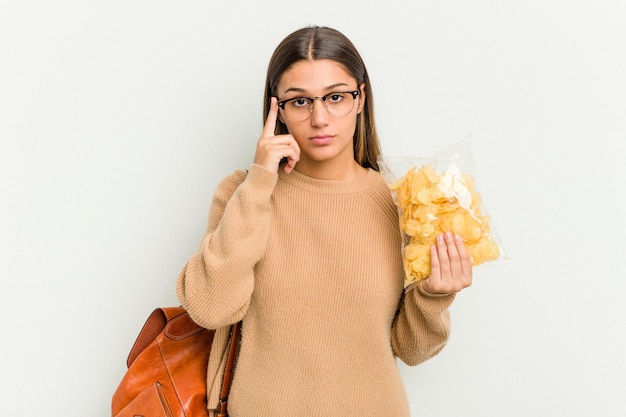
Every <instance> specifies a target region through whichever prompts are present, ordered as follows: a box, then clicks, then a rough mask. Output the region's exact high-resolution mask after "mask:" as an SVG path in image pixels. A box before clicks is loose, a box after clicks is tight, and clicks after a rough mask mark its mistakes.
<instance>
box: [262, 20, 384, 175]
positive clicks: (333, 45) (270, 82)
mask: <svg viewBox="0 0 626 417" xmlns="http://www.w3.org/2000/svg"><path fill="white" fill-rule="evenodd" d="M317 59H330V60H332V61H335V62H337V63H338V64H340V65H342V66H343V67H344V68H345V69H346V71H348V73H349V74H351V75H352V76H353V77H354V78H355V79H356V81H357V85H361V84H364V85H365V91H366V99H365V106H364V107H363V111H361V113H360V114H359V115H358V116H357V123H356V129H355V131H354V139H353V142H354V159H355V160H356V161H357V162H358V163H359V164H360V165H361V166H363V167H365V168H370V167H371V168H374V169H375V170H378V162H377V161H378V156H379V155H380V152H381V151H380V143H379V141H378V134H377V133H376V124H375V122H374V97H373V94H372V87H371V85H370V80H369V76H368V75H367V69H366V68H365V63H364V62H363V59H362V58H361V55H360V54H359V52H358V51H357V49H356V48H355V46H354V45H353V44H352V42H351V41H350V40H349V39H348V38H347V37H346V36H345V35H344V34H343V33H341V32H339V31H338V30H336V29H332V28H329V27H320V26H311V27H305V28H302V29H298V30H296V31H295V32H293V33H291V34H290V35H288V36H287V37H286V38H285V39H283V40H282V42H281V43H280V44H279V45H278V47H276V50H275V51H274V53H273V55H272V58H271V59H270V63H269V65H268V68H267V77H266V80H265V97H264V105H263V121H265V119H267V115H268V113H269V110H270V98H271V97H276V88H277V86H278V83H279V82H280V79H281V77H282V75H283V74H284V73H285V71H287V70H288V69H289V68H290V67H291V66H292V65H293V64H295V63H296V62H299V61H303V60H317ZM286 133H288V130H287V126H285V124H284V123H282V122H281V121H280V120H278V121H277V122H276V134H277V135H278V134H286Z"/></svg>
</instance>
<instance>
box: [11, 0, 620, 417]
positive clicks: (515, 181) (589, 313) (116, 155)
mask: <svg viewBox="0 0 626 417" xmlns="http://www.w3.org/2000/svg"><path fill="white" fill-rule="evenodd" d="M309 24H321V25H329V26H333V27H336V28H338V29H340V30H342V31H343V32H344V33H345V34H346V35H348V36H349V37H350V38H351V39H352V40H353V41H354V43H355V44H356V46H357V47H358V48H359V50H360V51H361V53H362V55H363V57H364V59H365V61H366V63H367V65H368V68H369V71H370V76H371V78H372V84H373V91H374V95H375V99H376V107H377V123H378V125H379V129H380V134H381V136H382V142H383V147H384V151H385V152H386V153H388V154H406V155H417V156H430V155H431V154H432V153H433V152H434V151H436V150H438V149H441V148H443V147H446V146H448V145H450V144H452V143H455V142H457V141H458V140H460V139H462V138H463V137H464V136H465V135H466V134H467V133H469V132H473V133H474V145H473V153H474V158H475V161H476V179H477V185H478V188H479V191H481V193H482V194H483V197H484V200H485V202H486V207H487V209H488V212H489V214H491V217H492V221H493V224H494V226H495V227H496V229H497V231H498V233H499V235H500V237H501V241H502V244H503V247H504V249H505V251H506V253H507V254H508V256H509V257H510V259H511V262H510V263H508V264H498V265H491V266H481V267H478V268H477V269H476V270H475V283H474V285H473V286H472V287H471V288H470V289H468V290H467V291H464V292H463V293H462V294H461V295H460V296H459V297H458V299H457V301H456V302H455V304H454V305H453V308H452V314H453V334H452V337H451V340H450V343H449V345H448V347H447V348H446V349H445V350H444V351H443V352H442V353H441V354H440V355H439V356H437V357H436V358H434V359H432V360H431V361H429V362H427V363H425V364H423V365H421V366H418V367H415V368H409V367H406V366H404V365H402V374H403V376H404V378H405V381H406V386H407V391H408V392H409V396H410V399H411V407H412V411H413V415H414V416H430V417H435V416H449V417H459V416H476V417H479V416H480V417H483V416H487V417H491V416H493V417H502V416H520V417H521V416H524V417H526V416H553V415H560V416H604V417H608V416H624V415H626V402H625V401H626V400H624V392H625V391H626V360H625V359H624V356H625V353H624V351H625V349H626V341H625V334H624V333H625V332H624V323H623V322H624V319H625V318H626V303H625V302H624V295H625V294H626V274H625V272H624V268H623V265H624V259H625V255H626V254H625V249H626V245H625V243H624V235H625V234H626V233H625V232H626V227H625V224H626V220H625V213H626V202H625V200H626V199H625V198H624V195H623V193H624V186H625V185H626V184H625V181H624V175H625V174H626V169H625V168H624V160H625V158H626V154H625V150H626V146H625V143H626V126H625V115H626V105H625V99H626V81H625V80H626V78H625V75H626V46H625V41H624V40H625V39H626V3H625V2H624V1H622V0H614V1H610V0H593V1H592V0H586V1H583V0H567V1H566V0H525V1H519V0H518V1H513V0H483V1H480V0H468V1H462V0H439V1H429V2H425V1H385V2H382V1H380V0H376V1H368V0H350V1H336V0H334V1H326V0H319V1H315V2H294V1H270V0H265V1H258V2H257V1H249V2H244V1H229V2H227V1H222V2H216V1H207V0H205V1H200V0H194V1H192V0H189V1H179V2H173V1H164V0H150V1H147V0H141V1H117V0H109V1H89V0H76V1H71V0H58V1H45V0H38V1H27V0H22V1H18V0H15V1H7V0H3V1H0V139H1V148H0V192H1V194H0V198H1V204H0V279H1V282H2V289H1V292H0V296H1V297H2V301H1V302H0V308H1V309H2V310H1V314H2V315H1V318H2V344H1V346H2V347H1V348H0V349H2V351H1V355H0V366H1V368H0V369H1V374H0V392H1V396H2V401H1V402H0V415H1V416H7V417H9V416H10V417H20V416H44V415H45V416H47V417H57V416H58V417H67V416H94V417H95V416H101V417H106V416H108V415H109V413H110V412H109V404H110V398H111V395H112V393H113V391H114V390H115V388H116V387H117V384H118V382H119V380H120V379H121V377H122V375H123V373H124V371H125V359H126V356H127V354H128V351H129V349H130V347H131V345H132V342H133V341H134V339H135V337H136V335H137V332H138V331H139V329H140V327H141V325H142V324H143V322H144V321H145V319H146V318H147V316H148V314H149V313H150V312H151V311H152V309H153V308H154V307H157V306H165V305H176V304H177V300H176V297H175V292H174V285H175V280H176V277H177V275H178V272H179V271H180V269H181V268H182V266H183V265H184V263H185V262H186V260H187V258H188V257H189V256H191V254H192V253H193V252H194V251H195V250H196V248H197V245H198V243H199V241H200V238H201V235H202V232H203V230H204V227H205V222H206V215H207V211H208V207H209V203H210V199H211V196H212V193H213V190H214V187H215V185H216V184H217V182H218V181H219V180H221V178H222V177H224V176H225V175H227V174H229V173H230V172H231V171H232V170H233V169H235V168H244V169H245V168H247V167H248V165H249V163H250V162H251V159H252V156H253V152H254V147H255V143H256V140H257V138H258V136H259V134H260V130H261V126H262V120H261V112H262V102H261V101H262V93H263V83H264V77H265V70H266V65H267V62H268V60H269V56H270V54H271V53H272V51H273V49H274V47H275V46H276V45H277V44H278V42H279V41H280V40H281V39H282V38H283V37H284V36H285V35H286V34H288V33H289V32H291V31H292V30H294V29H297V28H299V27H301V26H304V25H309ZM329 383H332V381H329ZM331 414H332V413H331Z"/></svg>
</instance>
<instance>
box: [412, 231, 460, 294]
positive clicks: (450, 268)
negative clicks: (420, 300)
mask: <svg viewBox="0 0 626 417" xmlns="http://www.w3.org/2000/svg"><path fill="white" fill-rule="evenodd" d="M470 285H472V261H471V259H470V257H469V254H468V253H467V249H466V248H465V244H464V243H463V239H462V238H461V237H460V236H459V235H453V234H452V233H450V232H447V233H445V234H443V235H439V236H437V242H436V243H435V244H434V245H432V246H431V248H430V276H429V277H428V278H427V279H425V280H424V281H423V282H422V288H423V289H424V290H425V291H427V292H429V293H431V294H450V293H456V292H459V291H461V290H462V289H463V288H467V287H469V286H470Z"/></svg>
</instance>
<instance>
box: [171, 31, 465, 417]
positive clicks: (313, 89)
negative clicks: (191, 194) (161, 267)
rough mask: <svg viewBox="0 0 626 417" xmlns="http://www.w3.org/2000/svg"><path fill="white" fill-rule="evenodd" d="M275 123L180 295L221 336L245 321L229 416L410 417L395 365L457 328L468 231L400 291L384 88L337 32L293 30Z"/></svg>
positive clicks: (267, 112) (441, 245)
mask: <svg viewBox="0 0 626 417" xmlns="http://www.w3.org/2000/svg"><path fill="white" fill-rule="evenodd" d="M264 118H265V126H264V128H263V133H262V135H261V138H260V139H259V140H258V142H257V146H256V154H255V157H254V161H253V162H252V164H251V165H250V167H249V169H248V170H247V171H236V172H234V173H233V174H231V175H230V176H228V177H226V178H225V179H224V180H223V181H222V182H221V183H220V184H219V186H218V187H217V189H216V191H215V195H214V199H213V203H212V206H211V208H210V213H209V220H208V226H207V229H206V234H205V237H204V239H203V240H202V243H201V245H200V248H199V251H198V252H197V253H196V254H195V255H193V256H192V258H191V259H190V260H189V262H188V263H187V265H186V266H185V268H184V269H183V271H182V272H181V274H180V277H179V279H178V284H177V293H178V297H179V299H180V302H181V304H182V305H183V306H184V307H185V308H186V309H187V310H188V311H189V314H190V315H191V317H192V318H193V319H194V320H195V321H196V322H198V323H199V324H201V325H202V326H205V327H207V328H213V329H219V330H218V332H217V334H216V336H215V339H214V342H213V349H214V350H213V353H212V355H211V362H210V363H209V370H208V375H209V377H208V379H209V381H208V382H209V408H210V409H211V408H214V407H215V405H216V402H217V389H216V388H219V383H220V379H221V374H220V369H221V368H222V367H223V365H224V364H223V356H222V355H221V353H222V352H224V349H225V346H226V340H227V338H228V334H227V327H228V326H229V325H230V324H232V323H235V322H237V321H239V320H242V319H243V332H242V341H241V349H240V352H239V356H238V362H237V367H236V370H235V377H234V381H233V385H232V389H231V393H230V397H229V414H230V415H231V417H267V416H272V417H279V416H285V417H294V416H298V417H307V416H318V415H325V414H329V415H338V416H342V417H349V416H355V417H367V416H372V417H374V416H375V417H381V416H390V417H403V416H409V404H408V399H407V396H406V392H405V389H404V386H403V383H402V380H401V377H400V374H399V371H398V368H397V365H396V358H400V359H401V360H402V361H404V362H405V363H407V364H409V365H416V364H418V363H420V362H423V361H425V360H427V359H429V358H431V357H432V356H434V355H436V354H437V353H438V352H439V351H441V349H442V348H443V347H444V345H445V343H446V341H447V339H448V334H449V327H450V323H449V313H448V307H449V306H450V304H451V303H452V301H453V299H454V297H455V294H456V293H457V292H458V291H460V290H461V289H463V288H465V287H467V286H469V285H470V284H471V282H472V267H471V262H470V259H469V256H468V254H467V251H466V250H465V247H464V246H463V242H462V240H461V239H460V238H459V237H458V236H452V235H445V236H439V238H438V241H437V244H436V245H434V246H433V247H432V249H431V258H432V259H431V260H432V273H431V275H430V277H429V278H428V279H426V280H423V281H421V282H420V283H418V284H417V285H414V286H413V287H411V288H409V289H407V290H406V291H405V290H404V289H403V280H404V272H403V262H402V255H401V250H400V247H401V235H400V230H399V225H398V224H399V223H398V212H397V208H396V207H395V205H394V203H393V200H392V196H391V194H390V191H389V188H388V186H387V184H386V183H385V181H384V179H383V177H382V176H381V175H380V173H379V172H378V165H377V162H376V161H377V157H378V156H379V154H380V147H379V143H378V137H377V134H376V128H375V124H374V111H373V95H372V87H371V85H370V81H369V78H368V74H367V71H366V68H365V65H364V63H363V61H362V59H361V57H360V55H359V53H358V52H357V50H356V49H355V47H354V46H353V44H352V43H351V42H350V41H349V40H348V39H347V38H346V37H345V36H344V35H343V34H341V33H340V32H338V31H336V30H334V29H331V28H325V27H307V28H304V29H300V30H298V31H296V32H294V33H292V34H290V35H289V36H287V37H286V38H285V39H284V40H283V41H282V42H281V43H280V45H279V46H278V47H277V49H276V50H275V52H274V54H273V56H272V58H271V61H270V64H269V68H268V72H267V81H266V89H265V109H264Z"/></svg>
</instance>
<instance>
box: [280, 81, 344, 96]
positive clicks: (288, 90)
mask: <svg viewBox="0 0 626 417" xmlns="http://www.w3.org/2000/svg"><path fill="white" fill-rule="evenodd" d="M344 86H345V87H347V86H348V84H347V83H336V84H333V85H329V86H328V87H326V88H324V91H329V90H334V89H335V88H337V87H344ZM291 92H295V93H306V90H305V89H304V88H299V87H289V88H288V89H286V90H285V91H284V92H283V94H285V93H291Z"/></svg>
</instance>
